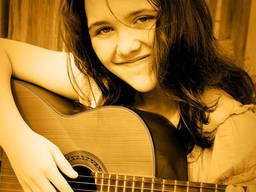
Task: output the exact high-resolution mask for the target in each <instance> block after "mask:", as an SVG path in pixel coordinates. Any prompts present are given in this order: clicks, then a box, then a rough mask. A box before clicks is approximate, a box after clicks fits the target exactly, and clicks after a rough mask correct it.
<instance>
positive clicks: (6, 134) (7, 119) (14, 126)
mask: <svg viewBox="0 0 256 192" xmlns="http://www.w3.org/2000/svg"><path fill="white" fill-rule="evenodd" d="M0 58H1V59H0V66H1V70H0V92H1V94H0V106H1V108H0V145H1V146H2V147H3V148H4V149H5V148H6V147H7V146H8V145H9V144H10V143H12V141H15V140H16V139H17V137H19V136H20V135H21V134H22V133H24V132H26V131H28V130H30V129H29V127H28V126H27V124H26V123H25V122H24V120H23V119H22V117H21V115H20V113H19V111H18V109H17V107H16V105H15V102H14V99H13V96H12V91H11V86H10V80H11V76H12V65H11V61H10V60H9V57H8V55H7V53H6V52H5V50H4V48H2V47H1V46H0Z"/></svg>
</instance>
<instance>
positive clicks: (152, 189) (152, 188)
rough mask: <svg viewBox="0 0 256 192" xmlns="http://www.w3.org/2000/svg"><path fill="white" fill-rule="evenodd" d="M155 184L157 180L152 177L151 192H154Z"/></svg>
mask: <svg viewBox="0 0 256 192" xmlns="http://www.w3.org/2000/svg"><path fill="white" fill-rule="evenodd" d="M154 184H155V179H154V178H153V177H152V179H151V188H150V191H151V192H153V191H154Z"/></svg>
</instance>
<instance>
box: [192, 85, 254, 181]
mask: <svg viewBox="0 0 256 192" xmlns="http://www.w3.org/2000/svg"><path fill="white" fill-rule="evenodd" d="M203 99H204V100H205V102H206V103H207V104H211V105H212V104H214V103H216V102H217V107H216V109H215V111H213V112H212V113H210V116H209V124H207V125H204V126H203V131H204V132H211V133H214V136H215V139H214V144H213V146H212V147H211V148H208V149H201V148H200V147H198V146H196V147H195V148H194V150H193V151H192V153H191V154H190V155H189V156H188V160H189V167H190V169H191V171H192V170H194V171H195V172H196V171H197V173H193V174H191V177H192V178H194V179H196V180H205V181H209V182H220V183H227V184H230V183H231V184H232V183H233V184H234V183H243V184H255V183H256V177H255V175H256V140H255V138H256V114H255V113H254V111H255V106H254V105H243V104H241V103H240V102H238V101H236V100H235V99H233V98H232V97H231V96H230V95H229V94H227V93H225V92H224V91H220V90H207V92H205V94H204V96H203Z"/></svg>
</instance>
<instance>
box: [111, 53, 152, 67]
mask: <svg viewBox="0 0 256 192" xmlns="http://www.w3.org/2000/svg"><path fill="white" fill-rule="evenodd" d="M149 56H150V54H148V55H144V56H140V57H136V58H133V59H129V60H125V61H122V62H114V63H115V64H118V65H122V64H131V63H136V62H138V61H142V60H144V59H146V58H148V57H149Z"/></svg>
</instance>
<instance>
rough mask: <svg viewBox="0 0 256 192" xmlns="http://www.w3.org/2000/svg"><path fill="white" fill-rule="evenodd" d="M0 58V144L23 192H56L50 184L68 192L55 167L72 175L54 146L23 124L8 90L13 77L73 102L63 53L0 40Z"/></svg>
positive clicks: (69, 189)
mask: <svg viewBox="0 0 256 192" xmlns="http://www.w3.org/2000/svg"><path fill="white" fill-rule="evenodd" d="M0 58H1V60H0V66H1V70H0V89H1V94H0V105H1V108H0V145H1V146H2V147H3V149H4V150H5V152H6V154H7V156H8V158H9V160H10V162H11V165H12V167H13V169H14V171H15V173H16V175H17V178H18V179H19V182H20V183H21V185H22V187H23V189H24V190H25V191H37V190H40V191H56V190H55V189H54V188H53V186H52V185H51V184H50V181H51V182H52V183H53V184H54V185H55V186H56V187H57V188H58V189H59V190H60V191H72V190H71V188H70V187H69V186H68V184H67V182H66V181H65V180H64V178H63V177H62V176H61V174H60V173H59V171H58V169H57V167H59V168H60V169H61V170H62V172H63V173H64V174H66V175H68V176H70V177H75V176H76V173H75V172H74V171H73V169H72V167H71V166H70V165H69V163H68V162H67V161H66V159H65V158H64V156H63V155H62V154H61V152H60V151H59V149H58V147H56V146H55V145H54V144H52V143H51V142H50V141H48V140H47V139H46V138H43V137H42V136H40V135H38V134H36V133H35V132H33V131H32V130H31V129H30V128H29V126H28V125H27V124H26V123H25V122H24V120H23V119H22V117H21V115H20V113H19V111H18V109H17V107H16V105H15V102H14V99H13V97H12V92H11V87H10V79H11V76H12V75H13V76H15V77H17V78H20V79H23V80H26V81H29V82H32V83H35V84H38V85H40V86H43V87H45V88H47V89H50V90H52V91H55V92H56V93H59V94H62V95H64V96H66V97H69V98H73V99H76V97H77V96H76V93H75V91H74V90H73V89H72V86H71V85H70V82H69V79H68V75H67V73H66V66H65V65H66V56H65V53H60V52H54V51H49V50H46V49H42V48H38V47H35V46H31V45H28V44H24V43H19V42H16V41H10V40H6V39H0ZM31 146H32V147H31ZM24 154H26V158H24ZM35 157H38V158H37V159H36V158H35Z"/></svg>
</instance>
